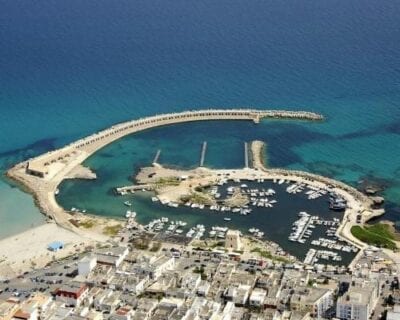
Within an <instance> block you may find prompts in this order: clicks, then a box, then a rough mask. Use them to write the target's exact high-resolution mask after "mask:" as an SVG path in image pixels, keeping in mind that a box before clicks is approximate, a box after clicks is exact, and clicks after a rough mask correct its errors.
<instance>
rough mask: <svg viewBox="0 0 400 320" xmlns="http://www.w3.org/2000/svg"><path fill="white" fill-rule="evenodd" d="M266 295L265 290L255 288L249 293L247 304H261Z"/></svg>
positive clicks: (256, 305)
mask: <svg viewBox="0 0 400 320" xmlns="http://www.w3.org/2000/svg"><path fill="white" fill-rule="evenodd" d="M266 296H267V292H266V291H265V290H263V289H259V288H255V289H254V290H253V292H252V293H251V295H250V298H249V305H250V306H252V307H261V306H263V304H264V300H265V298H266Z"/></svg>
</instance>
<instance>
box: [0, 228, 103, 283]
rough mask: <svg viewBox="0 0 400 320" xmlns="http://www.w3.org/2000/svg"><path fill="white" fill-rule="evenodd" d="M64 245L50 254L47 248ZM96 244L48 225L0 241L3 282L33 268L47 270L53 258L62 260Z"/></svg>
mask: <svg viewBox="0 0 400 320" xmlns="http://www.w3.org/2000/svg"><path fill="white" fill-rule="evenodd" d="M53 241H62V242H63V243H64V246H65V247H64V249H62V250H60V251H58V252H50V251H49V250H48V249H47V245H48V244H49V243H51V242H53ZM94 244H95V241H94V240H91V239H89V238H84V237H82V236H80V235H78V234H75V233H73V232H71V231H68V230H66V229H64V228H61V227H59V226H57V225H56V224H54V223H47V224H44V225H41V226H39V227H36V228H33V229H30V230H28V231H25V232H22V233H19V234H17V235H15V236H12V237H9V238H6V239H3V240H1V241H0V279H2V278H8V277H11V276H16V275H19V274H21V273H23V272H25V271H28V270H31V269H32V268H33V267H35V268H41V267H44V266H45V265H46V264H47V263H48V262H50V261H52V260H53V259H54V258H56V259H58V258H62V257H65V256H69V255H71V254H73V253H76V252H79V251H82V250H84V249H85V247H87V246H90V245H94Z"/></svg>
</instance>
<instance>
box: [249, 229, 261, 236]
mask: <svg viewBox="0 0 400 320" xmlns="http://www.w3.org/2000/svg"><path fill="white" fill-rule="evenodd" d="M248 231H249V233H250V234H251V235H252V236H253V237H256V238H262V237H264V232H262V231H260V229H257V228H250V229H249V230H248Z"/></svg>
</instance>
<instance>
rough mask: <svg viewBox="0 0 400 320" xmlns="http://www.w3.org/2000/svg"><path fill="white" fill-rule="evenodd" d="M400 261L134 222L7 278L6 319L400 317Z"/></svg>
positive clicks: (2, 303)
mask: <svg viewBox="0 0 400 320" xmlns="http://www.w3.org/2000/svg"><path fill="white" fill-rule="evenodd" d="M128 232H129V235H130V236H129V238H128V239H126V238H125V237H126V235H127V234H128ZM122 236H123V237H124V238H125V239H124V241H122V242H120V240H121V237H122ZM174 241H175V242H174ZM48 250H51V251H52V252H55V253H57V252H58V251H60V252H61V251H62V250H65V248H63V246H62V245H61V244H60V243H52V244H51V245H49V248H48ZM398 267H399V266H398V265H396V264H394V263H392V262H391V260H390V258H389V257H388V256H386V255H385V253H384V252H383V251H382V250H381V249H379V248H376V247H368V248H367V249H365V250H364V251H363V254H362V255H358V256H357V258H356V261H355V263H354V264H353V265H352V267H351V268H340V269H339V268H333V267H327V266H324V265H318V264H314V265H310V264H306V263H302V262H299V261H296V259H295V258H293V257H291V256H288V255H286V254H285V253H284V252H283V251H282V250H281V249H280V248H279V247H278V246H276V245H275V244H273V243H265V242H262V241H259V240H257V239H254V238H252V237H243V236H241V235H240V232H239V231H237V230H228V231H227V232H226V236H225V239H222V240H218V241H212V240H207V241H193V242H191V243H189V244H184V243H182V242H179V239H174V237H171V238H169V239H164V240H163V241H161V240H160V239H159V238H157V237H154V235H151V234H149V233H147V232H146V231H142V230H141V229H140V228H136V227H135V228H131V226H129V225H128V223H127V225H126V228H124V230H121V231H120V234H119V235H118V237H116V238H114V241H112V242H110V243H108V244H103V245H102V246H98V247H96V248H92V249H89V248H87V249H84V250H83V251H78V250H77V248H76V251H75V253H74V254H73V255H71V256H67V257H65V258H63V259H54V260H53V261H51V262H49V263H48V264H47V265H46V266H45V267H44V268H41V269H35V268H34V269H33V270H32V271H26V272H24V273H23V274H20V275H18V276H17V277H15V278H11V279H3V281H2V283H1V284H0V318H1V319H46V320H55V319H136V320H142V319H231V320H233V319H237V320H239V319H277V320H280V319H282V320H284V319H285V320H291V319H293V320H295V319H296V320H297V319H333V318H336V319H369V318H372V319H380V318H381V317H382V315H383V314H384V313H385V314H387V319H398V316H399V315H400V313H399V307H397V306H396V305H397V304H398V303H400V288H399V280H398V271H399V270H398ZM390 317H391V318H390Z"/></svg>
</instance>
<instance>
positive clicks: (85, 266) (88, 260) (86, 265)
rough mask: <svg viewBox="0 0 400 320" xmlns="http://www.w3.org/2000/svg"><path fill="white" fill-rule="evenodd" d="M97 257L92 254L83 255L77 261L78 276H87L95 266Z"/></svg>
mask: <svg viewBox="0 0 400 320" xmlns="http://www.w3.org/2000/svg"><path fill="white" fill-rule="evenodd" d="M96 264H97V259H96V257H94V256H86V257H83V258H82V259H81V260H80V261H79V262H78V274H79V275H80V276H87V275H88V274H89V273H90V272H91V271H92V270H93V269H94V267H96Z"/></svg>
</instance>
